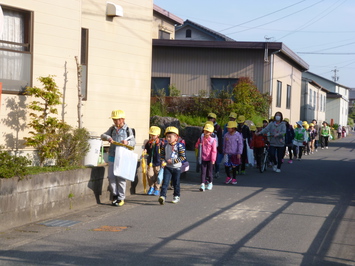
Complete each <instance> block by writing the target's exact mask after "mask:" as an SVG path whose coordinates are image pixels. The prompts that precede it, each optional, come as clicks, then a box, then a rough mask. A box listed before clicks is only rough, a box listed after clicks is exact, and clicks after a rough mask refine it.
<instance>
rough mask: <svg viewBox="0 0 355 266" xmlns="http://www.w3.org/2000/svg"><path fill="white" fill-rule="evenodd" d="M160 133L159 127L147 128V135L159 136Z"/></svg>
mask: <svg viewBox="0 0 355 266" xmlns="http://www.w3.org/2000/svg"><path fill="white" fill-rule="evenodd" d="M160 133H161V129H160V127H156V126H151V127H150V128H149V135H153V136H159V135H160Z"/></svg>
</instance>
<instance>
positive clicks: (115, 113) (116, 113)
mask: <svg viewBox="0 0 355 266" xmlns="http://www.w3.org/2000/svg"><path fill="white" fill-rule="evenodd" d="M109 118H112V119H120V118H126V114H125V112H124V111H122V110H113V111H112V113H111V117H109Z"/></svg>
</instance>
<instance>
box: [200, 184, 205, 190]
mask: <svg viewBox="0 0 355 266" xmlns="http://www.w3.org/2000/svg"><path fill="white" fill-rule="evenodd" d="M200 191H202V192H203V191H205V184H204V183H202V184H201V187H200Z"/></svg>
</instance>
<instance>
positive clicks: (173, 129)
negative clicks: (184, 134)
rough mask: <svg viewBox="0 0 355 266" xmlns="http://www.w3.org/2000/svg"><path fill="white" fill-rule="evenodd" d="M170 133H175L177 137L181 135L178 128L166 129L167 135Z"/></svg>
mask: <svg viewBox="0 0 355 266" xmlns="http://www.w3.org/2000/svg"><path fill="white" fill-rule="evenodd" d="M168 133H175V134H176V135H179V130H178V129H177V128H176V127H167V128H166V129H165V134H164V135H166V134H168Z"/></svg>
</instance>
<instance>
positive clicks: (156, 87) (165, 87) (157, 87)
mask: <svg viewBox="0 0 355 266" xmlns="http://www.w3.org/2000/svg"><path fill="white" fill-rule="evenodd" d="M169 85H170V78H152V84H151V95H152V96H157V95H159V94H160V93H161V91H162V92H164V93H165V95H166V96H169V95H170V92H169Z"/></svg>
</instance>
